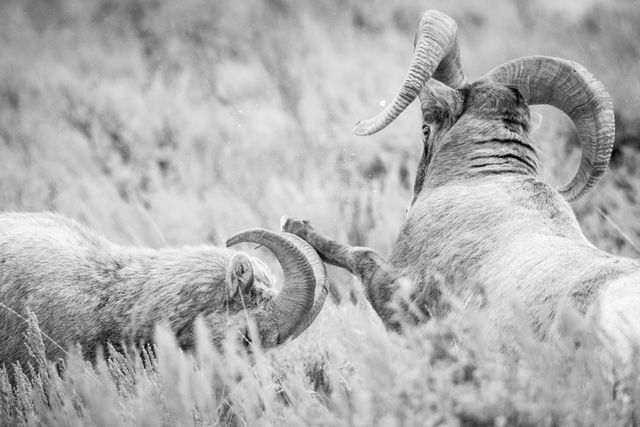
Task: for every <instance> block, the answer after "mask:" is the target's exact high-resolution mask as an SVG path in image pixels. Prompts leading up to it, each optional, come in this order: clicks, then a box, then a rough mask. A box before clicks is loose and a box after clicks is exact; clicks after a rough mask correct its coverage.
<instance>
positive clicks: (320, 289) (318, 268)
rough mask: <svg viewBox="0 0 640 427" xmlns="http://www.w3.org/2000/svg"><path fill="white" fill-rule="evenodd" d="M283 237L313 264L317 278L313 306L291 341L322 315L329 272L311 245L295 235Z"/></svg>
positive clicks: (288, 234) (283, 234)
mask: <svg viewBox="0 0 640 427" xmlns="http://www.w3.org/2000/svg"><path fill="white" fill-rule="evenodd" d="M281 235H282V236H284V237H286V238H287V239H289V240H290V241H291V243H293V244H294V245H296V246H297V247H298V248H299V249H300V250H301V251H302V252H303V253H304V254H305V256H306V257H307V259H308V260H309V261H310V262H311V266H312V267H313V274H314V276H315V278H316V292H315V297H314V299H313V306H312V307H311V310H309V312H308V313H307V314H306V315H305V316H304V318H303V319H302V320H301V321H300V323H299V324H298V326H297V327H296V329H295V331H294V332H293V334H291V339H295V338H297V337H298V335H300V334H301V333H303V332H304V331H305V330H306V329H307V328H308V327H309V326H310V325H311V324H312V323H313V321H314V320H316V317H318V314H320V310H322V307H323V306H324V302H325V301H326V299H327V295H328V293H329V282H328V281H327V270H326V268H325V266H324V262H322V260H321V259H320V255H318V253H317V252H316V250H315V249H313V248H312V247H311V245H310V244H308V243H307V242H305V241H304V240H302V239H301V238H300V237H298V236H296V235H295V234H291V233H286V232H282V233H281Z"/></svg>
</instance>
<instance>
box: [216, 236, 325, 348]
mask: <svg viewBox="0 0 640 427" xmlns="http://www.w3.org/2000/svg"><path fill="white" fill-rule="evenodd" d="M243 242H251V243H257V244H259V245H263V246H265V247H267V248H268V249H269V250H270V251H271V252H273V254H274V255H275V257H276V258H277V259H278V262H279V263H280V265H281V266H282V272H283V273H284V286H283V287H282V290H281V291H280V292H279V293H278V295H277V296H276V297H275V298H273V299H272V300H271V301H269V303H268V305H267V306H266V307H265V309H266V311H267V312H268V313H270V315H271V316H272V317H271V321H272V322H273V324H275V326H276V329H277V331H274V334H273V335H274V336H275V340H274V341H275V343H276V344H281V343H283V342H285V341H286V340H287V339H288V338H289V337H290V336H291V335H292V334H293V333H294V332H297V330H298V326H299V324H300V323H301V322H303V321H304V320H305V319H306V316H307V314H308V313H309V311H310V310H311V308H312V307H313V303H314V295H315V288H316V284H317V283H318V279H317V278H316V275H315V270H314V266H313V264H312V260H310V259H309V258H308V257H307V254H306V253H305V251H304V250H303V249H300V247H299V246H298V245H296V244H295V243H293V242H292V240H291V239H289V238H287V237H284V236H282V235H281V234H280V233H275V232H273V231H270V230H265V229H261V228H253V229H249V230H244V231H241V232H239V233H236V234H234V235H233V236H231V237H230V238H229V239H228V240H227V242H226V245H227V246H232V245H235V244H238V243H243ZM267 341H271V340H267ZM263 345H265V346H266V345H268V342H263Z"/></svg>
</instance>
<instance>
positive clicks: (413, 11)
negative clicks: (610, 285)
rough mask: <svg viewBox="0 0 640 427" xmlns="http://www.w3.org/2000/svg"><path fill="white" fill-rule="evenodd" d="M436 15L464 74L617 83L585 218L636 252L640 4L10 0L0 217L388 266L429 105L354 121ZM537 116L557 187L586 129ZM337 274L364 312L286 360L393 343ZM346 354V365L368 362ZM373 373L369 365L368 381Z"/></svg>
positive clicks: (1, 82)
mask: <svg viewBox="0 0 640 427" xmlns="http://www.w3.org/2000/svg"><path fill="white" fill-rule="evenodd" d="M426 9H439V10H441V11H443V12H446V13H448V14H449V15H451V16H452V17H453V18H454V19H455V20H456V21H457V22H458V26H459V40H460V47H461V53H462V63H463V67H464V69H465V71H466V73H467V75H468V76H469V77H470V79H471V80H474V79H476V78H478V77H480V76H482V75H483V74H484V73H486V72H487V71H489V70H490V69H491V68H493V67H494V66H497V65H499V64H501V63H502V62H504V61H506V60H508V59H511V58H514V57H519V56H525V55H534V54H542V55H552V56H560V57H563V58H566V59H571V60H575V61H577V62H579V63H581V64H583V65H584V66H585V67H586V68H587V69H589V70H590V71H591V72H592V73H594V74H595V75H596V76H597V77H598V78H599V79H600V80H601V81H602V82H603V83H604V85H605V87H606V88H607V89H608V91H609V92H610V93H611V95H612V97H613V101H614V105H615V108H616V122H617V131H616V139H617V142H616V149H615V152H614V156H613V159H612V164H611V168H610V170H609V172H608V173H607V175H606V176H605V178H604V180H603V181H602V182H601V183H600V184H599V185H598V186H597V187H596V188H595V189H594V190H592V192H591V193H590V194H589V195H588V196H587V197H585V198H584V199H583V200H581V201H579V202H577V203H575V204H574V208H575V210H576V214H577V215H578V218H579V221H580V223H581V225H582V227H583V229H584V232H585V234H586V235H587V237H588V238H589V239H590V240H591V241H592V242H593V243H594V244H596V246H598V247H600V248H602V249H605V250H607V251H610V252H613V253H616V254H622V255H626V256H632V257H638V256H639V254H638V252H637V250H636V249H635V248H634V247H638V246H640V221H638V218H639V217H640V204H639V203H640V170H639V168H638V165H640V162H639V161H640V121H639V120H638V119H639V116H640V108H639V107H640V96H639V95H640V84H639V83H640V45H639V44H638V40H640V2H638V1H635V0H612V1H604V0H591V1H578V0H573V1H565V2H561V3H559V2H554V1H551V0H536V1H524V0H489V1H483V2H473V1H456V2H450V1H444V0H439V1H409V0H401V1H394V2H385V1H382V0H375V1H366V2H365V1H356V0H317V1H311V0H309V1H293V0H264V1H258V0H243V1H232V0H216V1H205V0H183V1H180V2H171V1H162V0H133V1H127V0H82V1H79V0H77V1H73V0H3V1H2V2H0V57H1V58H2V60H1V61H0V209H2V210H13V211H40V210H54V211H57V212H60V213H63V214H65V215H68V216H70V217H73V218H76V219H79V220H81V221H83V222H85V223H87V224H88V225H89V226H91V227H93V228H95V229H97V230H99V231H101V232H102V233H103V234H105V235H106V236H107V237H109V238H110V239H112V240H114V241H116V242H120V243H124V244H144V245H148V246H152V247H159V246H162V245H180V244H196V243H206V242H208V243H212V244H216V245H223V244H224V241H225V239H226V237H228V236H229V235H230V234H232V233H233V232H235V231H238V230H240V229H242V228H247V227H257V226H262V227H268V228H272V229H276V228H277V227H278V221H279V218H280V217H281V216H282V215H285V214H286V215H289V216H295V217H301V218H306V219H309V220H311V221H312V223H313V224H314V226H315V227H316V228H317V229H319V230H320V231H322V232H323V233H326V234H327V235H329V236H332V237H333V238H335V239H337V240H339V241H343V242H349V243H351V244H354V245H367V246H371V247H373V248H375V249H376V250H378V251H380V253H381V254H383V255H387V254H388V253H389V252H390V248H391V246H392V245H393V242H394V240H395V237H396V234H397V232H398V230H399V228H400V225H401V224H402V221H403V219H404V209H405V206H406V203H407V201H408V200H409V198H410V197H411V195H412V185H413V177H414V173H415V169H416V166H417V163H418V160H419V158H420V154H421V142H420V132H419V129H420V123H419V117H420V115H419V111H418V110H419V109H418V106H417V105H412V106H411V107H410V108H409V109H408V111H407V112H406V113H405V114H403V115H402V116H401V117H400V118H399V119H398V120H397V121H396V122H394V124H393V125H391V126H389V127H388V128H387V129H385V130H383V131H382V132H380V133H379V134H376V135H374V136H371V137H367V138H361V137H356V136H354V135H352V133H351V129H352V127H353V124H354V123H355V122H356V121H357V120H359V119H363V118H366V117H369V116H371V115H373V114H375V113H376V112H378V111H379V109H380V108H381V105H382V103H384V102H388V101H390V100H391V98H392V97H393V95H394V94H395V91H396V90H397V89H398V86H399V84H400V82H401V81H402V78H403V77H404V75H405V72H406V67H407V65H408V62H409V59H410V57H411V53H412V42H413V32H414V30H415V25H416V22H417V20H418V18H419V16H420V14H421V12H422V11H424V10H426ZM535 110H536V111H537V112H540V113H541V114H542V116H543V121H542V126H541V127H540V129H538V130H536V131H535V137H536V140H537V141H538V143H539V146H540V149H541V152H542V154H543V159H544V161H543V164H544V167H545V177H546V179H547V180H548V181H549V182H552V183H555V184H561V183H564V182H566V181H567V180H568V179H569V178H570V177H571V176H572V175H573V174H574V172H575V170H576V169H577V165H578V161H579V157H580V152H579V147H578V145H577V140H576V135H575V131H574V129H573V128H572V126H571V124H570V122H569V121H568V119H566V118H565V117H563V116H562V115H561V114H559V113H558V112H557V111H555V110H553V109H551V108H545V107H536V108H535ZM331 275H332V279H333V282H334V283H336V284H337V286H336V289H335V290H334V297H336V298H338V299H339V298H340V297H344V296H345V295H347V294H348V295H349V297H350V298H352V299H353V300H355V301H357V303H358V304H356V308H354V307H353V306H351V305H347V306H346V307H339V308H337V307H333V306H329V307H328V309H327V310H325V311H324V312H323V313H322V314H321V316H320V317H319V319H318V321H317V322H316V324H314V326H313V327H312V328H311V330H310V331H309V332H308V333H306V334H305V335H304V336H303V337H301V338H300V340H299V341H300V343H298V344H296V342H297V341H296V342H294V343H292V345H293V347H291V346H289V347H288V348H289V351H292V352H293V354H294V355H296V356H287V357H294V359H295V357H298V356H300V355H301V354H307V353H309V352H310V350H305V348H306V347H305V346H311V348H317V347H318V346H319V352H320V353H322V352H323V351H325V352H326V351H328V350H327V348H328V347H327V346H328V345H329V344H328V343H325V344H324V345H322V344H318V343H316V342H315V341H314V339H313V337H314V334H321V335H322V336H325V335H326V334H327V333H328V331H335V330H338V331H340V332H341V333H343V334H346V335H347V336H349V337H351V339H352V340H355V341H353V342H362V341H363V339H364V338H361V339H359V340H358V339H355V338H353V336H352V335H353V334H364V335H362V336H363V337H365V336H369V335H367V334H371V333H372V328H374V329H375V328H377V329H376V331H377V334H378V336H377V337H376V338H375V339H373V340H374V341H375V340H380V339H382V340H389V339H390V338H388V337H386V334H385V333H384V332H383V329H382V327H381V325H380V324H379V323H377V319H375V315H374V314H373V313H372V312H371V311H370V309H369V308H367V305H366V303H364V301H363V296H362V291H361V289H360V287H359V286H358V284H356V283H354V279H352V278H351V277H350V276H349V275H347V274H345V273H344V272H341V271H337V270H332V271H331ZM335 316H338V318H340V319H342V321H340V322H336V321H335V319H334V318H333V317H335ZM340 316H342V317H340ZM371 322H373V323H374V326H370V325H369V323H371ZM351 330H353V331H355V332H348V331H351ZM374 335H375V334H374ZM380 335H384V336H385V337H384V338H380ZM316 336H317V335H316ZM391 339H393V340H396V339H400V338H396V337H394V338H391ZM333 344H335V343H333ZM333 344H332V345H333ZM343 344H344V343H343ZM396 344H397V343H395V342H394V345H396ZM383 347H384V346H383ZM339 348H341V349H344V351H345V352H346V353H345V354H343V355H342V356H341V357H342V358H343V359H341V363H343V364H346V365H349V364H352V363H355V362H353V360H361V358H365V357H368V356H371V357H373V355H372V354H370V353H365V355H357V353H358V352H359V351H360V350H359V349H358V348H353V347H349V346H347V347H344V345H343V346H342V347H340V346H339ZM384 348H388V347H384ZM292 349H295V350H292ZM422 350H423V349H421V350H419V351H422ZM300 352H302V353H300ZM323 354H324V353H323ZM407 354H410V355H414V354H419V352H418V353H411V352H410V353H407ZM281 357H285V356H282V355H281ZM380 357H381V356H380ZM354 358H355V359H354ZM302 359H304V360H307V359H306V358H305V357H302ZM378 362H380V363H383V361H378ZM305 363H306V362H305ZM384 363H387V362H384ZM408 363H409V365H410V363H411V362H410V361H408ZM346 365H345V366H346ZM376 366H377V365H376ZM385 366H386V365H385ZM360 368H362V365H360ZM367 369H370V367H369V368H366V369H364V371H357V369H356V371H357V372H358V375H362V376H363V378H365V381H364V383H367V381H369V379H368V377H367V375H369V374H371V372H369V371H368V370H367ZM394 369H395V368H394ZM389 372H391V371H389ZM393 372H395V371H393ZM418 374H419V373H418ZM418 374H416V375H418ZM389 375H392V374H391V373H389ZM367 384H368V383H367ZM393 384H396V383H395V382H393ZM403 384H404V383H403ZM483 384H485V383H483ZM368 386H371V387H374V386H375V387H379V386H381V385H380V384H377V383H376V384H375V385H371V384H369V385H368ZM382 386H384V385H382ZM394 386H395V385H394ZM360 409H362V408H360ZM356 412H357V411H356ZM492 419H493V418H492ZM360 421H363V420H360ZM360 421H358V420H356V421H354V423H355V424H366V423H365V422H360Z"/></svg>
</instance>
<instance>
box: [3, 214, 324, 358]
mask: <svg viewBox="0 0 640 427" xmlns="http://www.w3.org/2000/svg"><path fill="white" fill-rule="evenodd" d="M241 242H253V243H257V244H260V245H264V246H265V247H266V248H268V249H269V250H270V251H271V252H273V254H274V255H275V256H276V258H277V259H278V261H279V263H280V264H281V266H282V270H283V274H284V286H283V288H282V290H281V291H280V292H276V291H274V290H273V289H272V288H271V284H272V282H273V278H272V275H271V274H270V272H269V271H268V269H267V267H266V265H265V264H263V263H262V262H260V261H259V260H257V259H255V258H253V257H251V256H249V255H246V254H244V253H242V252H231V251H230V250H228V249H223V248H217V247H213V246H193V247H182V248H164V249H158V250H154V249H148V248H140V247H125V246H119V245H116V244H114V243H112V242H110V241H108V240H106V239H105V238H104V237H102V236H100V235H98V234H96V233H95V232H93V231H91V230H89V229H87V228H86V227H84V226H82V225H80V224H79V223H77V222H75V221H72V220H70V219H67V218H64V217H61V216H58V215H54V214H28V213H3V214H0V303H1V305H0V342H1V343H2V344H1V345H0V365H2V364H3V363H6V364H8V363H10V362H13V361H15V360H18V361H20V362H21V363H23V364H24V363H26V362H27V361H28V360H29V354H28V351H27V348H26V346H25V344H24V336H23V334H24V331H25V328H26V324H25V322H24V320H23V318H22V317H23V315H24V313H25V309H26V308H28V309H30V310H31V311H32V312H33V313H34V314H35V315H36V316H37V318H38V322H39V325H40V328H41V330H42V332H43V333H44V334H46V337H48V338H47V339H45V340H44V342H45V344H46V351H47V355H48V357H50V358H53V359H55V358H58V357H62V356H64V353H63V351H62V349H61V347H59V346H68V345H70V344H74V343H80V344H81V346H82V349H83V352H84V354H85V356H86V357H88V358H93V357H94V355H95V351H96V348H97V346H104V345H105V344H106V343H107V342H111V343H113V344H114V345H119V344H121V343H123V344H125V345H130V344H139V343H141V342H148V341H150V340H151V338H152V336H153V328H154V325H155V324H156V323H157V322H160V321H166V322H168V323H169V325H170V326H171V327H172V329H173V331H174V332H175V333H176V336H177V339H178V343H179V344H180V346H181V347H182V348H186V349H188V348H190V347H192V346H193V345H194V337H193V331H192V326H193V322H194V320H195V318H196V317H197V316H202V318H203V319H204V321H205V324H207V326H208V327H209V329H210V330H211V332H212V338H213V340H214V342H215V343H216V344H220V343H221V341H222V339H223V337H224V336H225V332H227V331H232V332H236V333H237V332H239V333H240V334H242V336H244V337H249V334H248V329H247V328H248V323H247V320H248V319H249V318H252V319H253V320H254V321H255V324H256V326H257V329H258V334H259V338H260V341H261V344H262V345H263V346H265V347H272V346H275V345H278V344H281V343H283V342H285V340H287V339H288V338H290V337H294V338H295V337H296V336H297V335H299V334H300V333H302V331H304V330H305V328H306V327H307V326H309V324H310V323H311V322H312V321H313V320H314V318H315V317H316V315H317V314H318V313H319V311H320V309H321V308H322V305H323V303H324V300H325V297H326V294H327V288H326V283H325V271H324V265H323V263H322V261H321V260H320V258H319V257H318V254H317V253H316V252H315V251H314V250H313V249H312V248H311V247H310V246H309V245H308V244H306V243H305V242H303V241H302V240H300V239H299V238H298V237H296V236H293V235H291V234H288V233H275V232H271V231H268V230H261V229H250V230H246V231H243V232H240V233H238V234H236V235H234V236H233V237H231V238H230V239H229V240H228V241H227V246H231V245H235V244H237V243H241ZM54 342H55V344H54ZM23 366H24V365H23Z"/></svg>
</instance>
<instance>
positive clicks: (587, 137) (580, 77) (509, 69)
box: [484, 56, 615, 201]
mask: <svg viewBox="0 0 640 427" xmlns="http://www.w3.org/2000/svg"><path fill="white" fill-rule="evenodd" d="M484 79H486V80H490V81H493V82H500V83H503V84H506V85H510V86H515V87H517V88H518V89H519V91H520V92H521V93H522V95H523V96H524V98H525V99H526V100H527V102H528V103H529V105H535V104H548V105H553V106H554V107H556V108H559V109H560V110H562V111H563V112H564V113H565V114H567V115H568V116H569V117H570V118H571V120H573V123H574V125H575V126H576V129H577V130H578V136H579V138H580V146H581V147H582V160H581V161H580V168H579V169H578V172H577V173H576V175H575V176H574V177H573V179H572V180H571V181H570V182H569V183H568V184H566V185H563V186H562V187H560V188H558V191H559V192H560V194H562V195H563V196H564V197H565V198H566V199H567V200H569V201H572V200H575V199H577V198H579V197H580V196H582V195H583V194H585V193H586V192H587V191H589V189H591V187H593V186H594V185H595V184H596V182H598V180H599V179H600V177H601V176H602V175H603V174H604V172H605V171H606V169H607V165H608V164H609V159H610V157H611V150H612V149H613V141H614V136H615V124H614V116H613V104H612V102H611V98H610V97H609V94H608V93H607V91H606V90H605V88H604V86H603V85H602V83H600V82H599V81H598V80H596V78H595V77H594V76H593V75H592V74H591V73H589V72H588V71H587V70H586V69H585V68H584V67H583V66H581V65H580V64H577V63H575V62H572V61H567V60H564V59H560V58H552V57H547V56H530V57H524V58H518V59H514V60H511V61H508V62H506V63H504V64H502V65H500V66H499V67H496V68H494V69H493V70H491V71H490V72H489V73H488V74H487V75H486V76H485V77H484Z"/></svg>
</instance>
